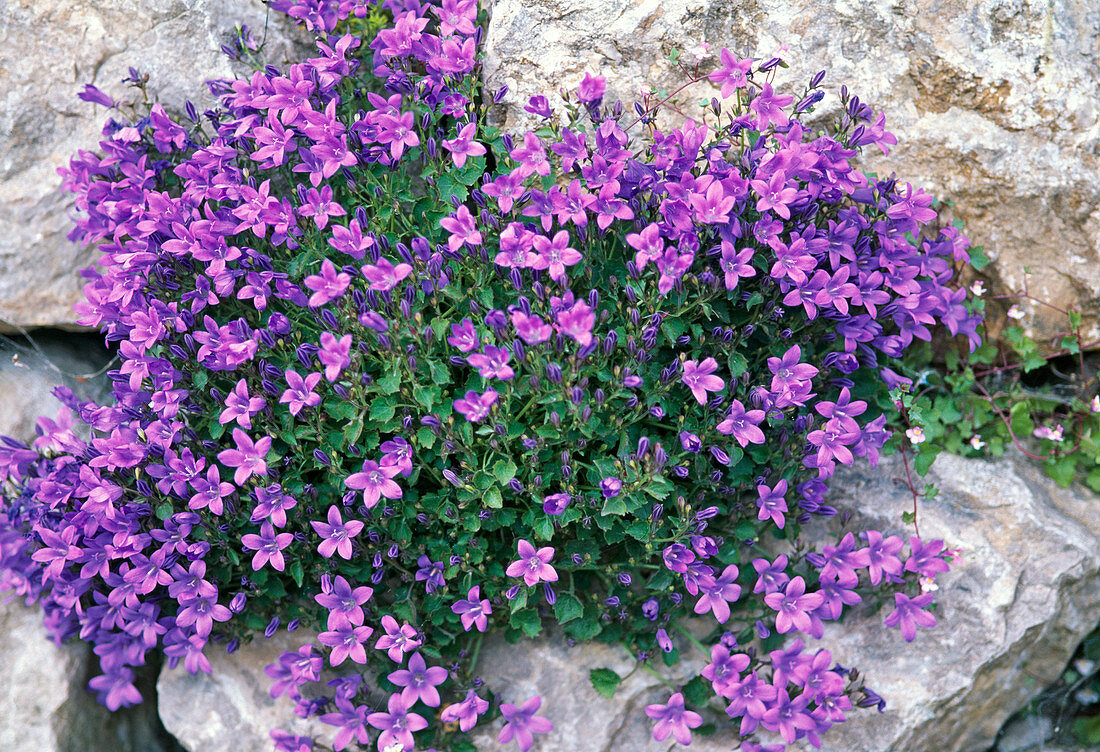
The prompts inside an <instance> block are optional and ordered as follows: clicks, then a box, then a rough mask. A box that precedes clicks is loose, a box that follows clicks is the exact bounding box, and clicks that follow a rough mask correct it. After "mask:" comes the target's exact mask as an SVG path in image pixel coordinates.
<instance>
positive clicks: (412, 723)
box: [367, 695, 428, 750]
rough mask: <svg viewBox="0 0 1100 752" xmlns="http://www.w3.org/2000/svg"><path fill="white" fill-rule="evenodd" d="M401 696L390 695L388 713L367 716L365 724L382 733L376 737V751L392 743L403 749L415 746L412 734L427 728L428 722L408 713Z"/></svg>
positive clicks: (406, 704) (406, 705)
mask: <svg viewBox="0 0 1100 752" xmlns="http://www.w3.org/2000/svg"><path fill="white" fill-rule="evenodd" d="M401 697H402V695H390V699H389V702H388V703H387V710H388V711H389V712H388V713H371V714H370V715H368V716H367V723H369V724H370V725H372V726H374V727H375V728H376V729H379V730H380V731H381V732H382V733H381V734H379V736H378V749H379V750H383V749H385V748H386V747H388V746H390V745H392V744H393V743H394V742H397V743H398V744H401V745H402V746H403V747H404V748H405V749H412V748H413V747H414V746H416V741H415V740H414V739H413V735H412V732H414V731H420V730H422V729H426V728H428V722H427V721H426V720H424V718H423V717H422V716H419V715H417V714H416V713H410V712H409V710H408V703H406V702H405V701H404V700H402V699H401Z"/></svg>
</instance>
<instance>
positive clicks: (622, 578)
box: [619, 572, 630, 586]
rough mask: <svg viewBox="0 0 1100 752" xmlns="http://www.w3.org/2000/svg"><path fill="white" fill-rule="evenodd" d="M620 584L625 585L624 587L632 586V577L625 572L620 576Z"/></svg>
mask: <svg viewBox="0 0 1100 752" xmlns="http://www.w3.org/2000/svg"><path fill="white" fill-rule="evenodd" d="M619 584H620V585H624V586H626V585H630V575H629V574H627V573H626V572H623V573H622V574H620V575H619Z"/></svg>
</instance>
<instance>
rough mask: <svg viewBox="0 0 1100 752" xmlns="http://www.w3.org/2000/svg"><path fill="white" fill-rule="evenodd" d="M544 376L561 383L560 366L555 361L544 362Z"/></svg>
mask: <svg viewBox="0 0 1100 752" xmlns="http://www.w3.org/2000/svg"><path fill="white" fill-rule="evenodd" d="M546 378H548V379H550V381H552V382H553V383H555V384H560V383H561V367H560V366H559V365H558V364H557V363H547V364H546Z"/></svg>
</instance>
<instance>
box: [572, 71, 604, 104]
mask: <svg viewBox="0 0 1100 752" xmlns="http://www.w3.org/2000/svg"><path fill="white" fill-rule="evenodd" d="M605 91H607V79H606V78H604V77H603V76H593V75H592V74H591V73H585V74H584V78H582V79H581V82H580V84H579V85H578V86H577V99H579V100H580V101H582V102H584V103H585V104H597V103H598V102H599V101H600V100H601V99H603V95H604V92H605Z"/></svg>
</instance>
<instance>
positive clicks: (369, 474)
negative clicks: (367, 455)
mask: <svg viewBox="0 0 1100 752" xmlns="http://www.w3.org/2000/svg"><path fill="white" fill-rule="evenodd" d="M399 472H400V468H398V467H396V466H394V465H389V466H386V465H379V464H378V463H377V462H375V461H374V460H365V461H364V462H363V470H362V472H358V473H352V474H351V475H349V476H348V477H347V479H346V480H345V481H344V485H345V486H347V487H348V488H354V489H355V490H357V491H362V492H363V504H365V505H366V507H367V509H371V508H373V507H374V506H375V505H376V504H377V503H378V500H379V499H380V498H382V497H383V496H385V497H386V498H387V499H400V498H401V486H399V485H397V483H395V482H394V481H393V480H392V478H393V477H394V476H395V475H397V474H398V473H399Z"/></svg>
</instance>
